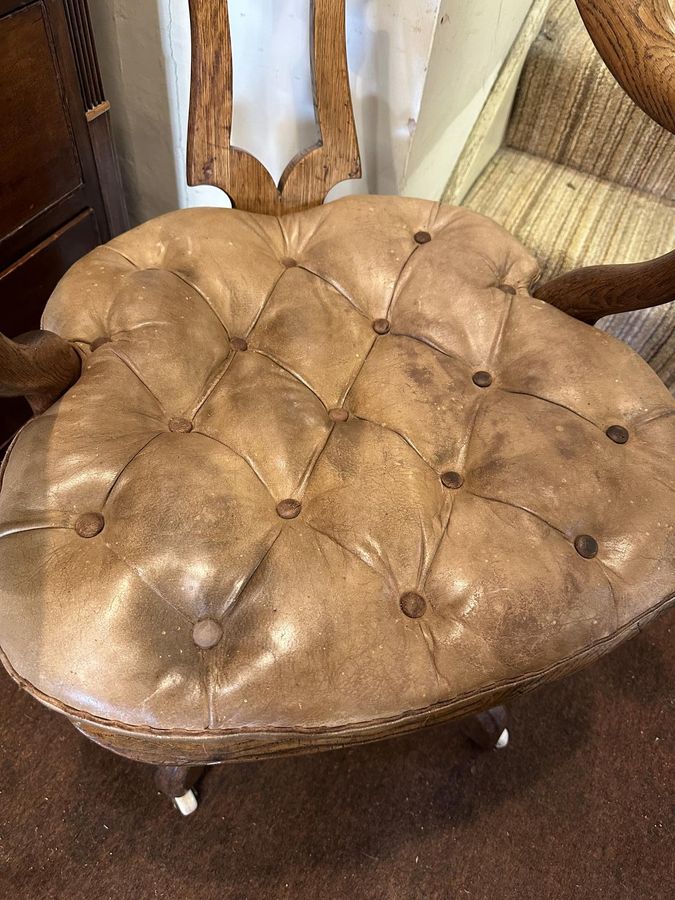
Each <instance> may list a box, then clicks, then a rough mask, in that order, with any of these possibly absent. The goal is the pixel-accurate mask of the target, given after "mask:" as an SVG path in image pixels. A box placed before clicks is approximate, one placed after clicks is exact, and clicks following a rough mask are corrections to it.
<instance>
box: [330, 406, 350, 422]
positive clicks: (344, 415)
mask: <svg viewBox="0 0 675 900" xmlns="http://www.w3.org/2000/svg"><path fill="white" fill-rule="evenodd" d="M328 418H329V419H330V420H331V422H346V421H347V419H348V418H349V410H346V409H343V408H342V407H337V408H336V409H331V410H329V411H328Z"/></svg>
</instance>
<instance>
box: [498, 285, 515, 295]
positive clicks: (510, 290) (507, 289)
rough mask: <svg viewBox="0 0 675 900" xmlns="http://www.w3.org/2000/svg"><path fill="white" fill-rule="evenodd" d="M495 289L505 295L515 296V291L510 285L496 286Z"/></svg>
mask: <svg viewBox="0 0 675 900" xmlns="http://www.w3.org/2000/svg"><path fill="white" fill-rule="evenodd" d="M497 287H498V288H499V290H500V291H503V292H504V293H505V294H515V293H516V289H515V288H514V286H513V285H512V284H498V285H497Z"/></svg>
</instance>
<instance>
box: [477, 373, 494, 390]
mask: <svg viewBox="0 0 675 900" xmlns="http://www.w3.org/2000/svg"><path fill="white" fill-rule="evenodd" d="M473 383H474V384H475V385H476V386H477V387H480V388H486V387H490V385H491V384H492V375H490V373H489V372H475V373H474V376H473Z"/></svg>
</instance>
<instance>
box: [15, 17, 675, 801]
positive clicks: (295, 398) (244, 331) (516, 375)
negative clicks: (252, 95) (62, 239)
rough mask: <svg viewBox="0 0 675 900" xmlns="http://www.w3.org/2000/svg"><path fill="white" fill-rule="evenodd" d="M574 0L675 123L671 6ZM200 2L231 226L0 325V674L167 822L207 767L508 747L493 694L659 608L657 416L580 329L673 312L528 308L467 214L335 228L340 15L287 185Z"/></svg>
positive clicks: (648, 97)
mask: <svg viewBox="0 0 675 900" xmlns="http://www.w3.org/2000/svg"><path fill="white" fill-rule="evenodd" d="M578 5H579V6H580V8H581V11H582V13H583V14H584V17H585V19H586V21H587V24H588V25H589V28H590V30H591V32H592V34H593V37H594V39H595V40H596V43H597V45H598V47H599V49H600V51H601V53H603V55H604V56H605V58H606V60H607V62H608V64H609V65H610V67H612V68H613V70H614V71H615V74H616V75H617V77H618V78H619V80H620V81H621V82H622V83H623V84H624V86H625V87H626V89H627V90H628V91H629V93H631V95H632V96H633V97H634V98H635V99H636V100H637V102H639V103H640V104H641V105H643V106H644V108H645V109H646V110H647V111H648V112H649V113H650V114H651V115H652V116H653V117H654V118H656V119H657V121H660V122H661V123H662V124H663V125H664V126H665V127H667V128H670V129H672V130H675V121H674V110H675V102H674V93H673V77H672V62H673V47H674V43H673V39H672V34H673V31H675V28H674V27H673V16H672V13H671V11H670V8H669V6H668V3H667V0H651V2H649V3H647V2H641V0H630V2H627V3H624V4H613V3H611V2H610V0H578ZM190 6H191V15H192V26H193V83H192V97H191V124H190V141H189V163H188V169H189V179H190V182H191V183H192V184H203V183H209V184H212V185H217V186H219V187H221V188H223V190H226V191H227V193H228V194H229V195H230V197H231V198H232V201H233V203H234V206H235V207H236V208H235V209H234V210H224V209H190V210H184V211H180V212H175V213H171V214H170V215H166V216H162V217H160V218H158V219H155V220H154V221H151V222H148V223H147V224H145V225H143V226H141V227H140V228H137V229H135V230H133V231H131V232H129V233H127V234H125V235H123V236H122V237H119V238H117V239H115V240H113V241H112V242H111V243H109V244H108V245H107V246H103V247H100V248H98V249H96V250H94V251H93V252H92V253H90V254H89V255H88V256H87V257H85V258H84V259H83V260H82V261H80V262H79V263H77V264H76V265H75V266H74V267H73V268H72V270H71V271H70V272H69V273H68V274H67V276H66V277H65V278H64V279H63V280H62V282H61V283H60V285H59V286H58V287H57V289H56V291H55V292H54V294H53V296H52V298H51V300H50V301H49V304H48V306H47V308H46V311H45V314H44V321H43V325H44V328H45V329H46V331H43V332H40V333H38V334H33V335H29V336H26V337H25V338H24V339H23V340H22V339H20V340H19V341H17V342H11V341H9V340H7V339H6V338H4V337H0V381H1V382H2V385H1V388H2V389H1V391H0V392H1V393H3V394H5V395H8V394H24V395H26V396H27V397H28V398H29V399H30V401H31V403H32V405H33V408H34V411H35V413H36V415H35V417H34V418H33V419H32V421H31V422H29V423H28V424H27V425H26V426H25V427H24V428H23V430H22V431H21V432H20V433H19V434H18V435H17V436H16V439H15V440H14V442H13V444H12V446H11V449H10V450H9V452H8V454H7V456H6V459H5V462H4V466H3V469H2V476H1V479H2V480H1V489H0V646H1V653H2V660H3V662H4V665H5V666H6V668H7V670H8V671H9V673H10V674H11V675H12V677H13V678H14V679H15V680H16V681H17V682H18V683H19V684H20V685H21V686H22V687H24V688H25V689H26V690H27V691H29V692H30V693H31V694H32V695H33V696H34V697H35V698H37V699H38V700H39V701H41V702H42V703H44V704H46V705H47V706H49V707H50V708H52V709H54V710H56V711H58V712H60V713H63V714H64V715H66V716H67V717H68V718H69V719H70V721H71V722H72V723H73V724H74V725H75V727H76V728H78V729H79V730H80V731H81V732H82V733H83V734H85V735H86V736H87V737H89V738H91V739H92V740H94V741H96V742H97V743H99V744H101V745H103V746H104V747H107V748H109V749H110V750H113V751H115V752H116V753H120V754H123V755H124V756H128V757H131V758H133V759H136V760H142V761H145V762H147V763H151V764H154V765H155V766H157V767H159V768H158V773H159V774H158V783H159V785H160V787H161V789H162V790H163V791H164V792H165V793H166V794H168V795H169V796H170V797H172V798H174V799H176V802H177V805H178V807H179V808H180V809H181V810H182V811H183V812H185V813H188V812H190V811H192V810H193V809H194V808H195V806H196V799H195V795H194V792H193V791H192V790H191V786H192V784H193V783H194V781H195V779H196V777H197V776H198V774H199V773H200V772H201V770H202V767H203V766H204V765H205V764H210V763H220V762H228V761H235V760H243V759H252V758H255V759H259V758H262V757H265V756H271V755H273V754H278V753H295V752H305V751H310V750H318V749H326V748H332V747H341V746H344V745H346V744H354V743H361V742H365V741H372V740H375V739H377V738H383V737H386V736H389V735H395V734H398V733H401V732H404V731H410V730H411V729H414V728H419V727H421V726H423V725H428V724H431V723H434V722H440V721H444V720H448V719H452V718H455V717H466V716H472V715H474V716H475V715H477V714H478V718H475V719H474V720H473V722H472V723H471V721H470V724H469V726H468V728H469V730H470V731H471V733H472V734H473V736H474V737H475V738H476V739H478V740H482V741H483V742H484V743H485V745H486V746H495V745H497V744H501V745H503V744H504V743H505V742H506V736H507V735H506V733H505V731H504V720H503V714H502V712H501V711H500V710H494V708H495V707H496V706H497V705H498V704H501V703H502V702H503V701H505V700H506V699H507V698H508V697H510V696H512V695H515V694H518V693H522V692H524V691H526V690H530V689H531V688H533V687H535V686H537V685H539V684H541V683H544V682H546V681H549V680H550V679H553V678H557V677H559V676H561V675H565V674H568V673H570V672H573V671H574V670H575V669H578V668H579V667H580V666H583V665H585V664H586V663H589V662H591V661H592V660H594V659H596V658H597V657H599V656H600V655H601V654H603V653H606V652H607V651H608V650H611V649H612V648H613V647H615V646H616V645H617V644H619V643H620V642H621V641H623V640H625V639H626V638H628V637H630V636H631V635H632V634H634V633H635V632H636V631H637V630H638V629H640V628H641V627H642V626H643V625H645V624H646V623H647V622H648V621H649V620H651V619H652V618H653V617H654V616H655V615H656V614H657V613H659V612H661V611H662V610H663V609H664V608H665V607H666V606H667V605H668V604H669V603H671V601H672V600H673V597H674V595H675V566H674V562H673V555H674V554H673V530H674V527H675V509H674V504H673V491H674V487H675V473H674V471H673V447H674V441H673V438H674V435H675V403H674V402H673V399H672V398H671V396H670V394H669V393H668V391H667V390H666V389H665V387H664V386H663V384H662V383H661V382H660V381H659V379H658V378H657V376H656V375H655V374H654V373H653V372H652V371H651V370H650V369H649V367H648V366H647V364H646V363H644V362H643V361H642V360H641V359H640V358H639V357H638V356H637V355H636V354H635V353H634V352H633V351H632V350H630V349H629V348H628V347H627V346H625V345H624V344H622V343H620V342H618V341H617V340H615V339H614V338H612V337H610V336H608V335H607V334H604V333H602V332H600V331H598V330H596V329H594V328H593V327H592V326H591V325H590V324H588V323H592V322H594V321H595V320H596V319H597V318H598V317H599V316H601V315H604V314H607V313H609V312H616V311H621V310H627V309H635V308H643V307H647V306H650V305H655V304H657V303H661V302H665V301H666V300H669V299H671V298H672V297H673V287H674V285H675V274H674V267H675V263H674V257H673V254H670V255H669V256H667V257H664V258H662V259H660V260H656V261H654V262H651V263H644V264H642V265H638V266H625V267H623V266H617V267H607V268H600V269H592V270H586V271H583V270H582V271H578V272H576V273H572V274H570V275H568V276H563V277H562V278H560V279H557V280H556V281H554V282H551V283H549V284H547V285H544V286H543V287H541V288H539V289H538V290H537V291H535V292H534V293H532V290H531V288H532V285H533V284H534V282H535V281H536V279H537V264H536V262H535V260H534V259H533V258H532V257H531V256H530V255H529V254H528V253H527V251H526V250H525V249H524V248H523V247H522V246H520V245H519V243H518V242H517V241H516V240H515V239H513V238H512V237H511V236H510V235H509V234H507V233H506V232H505V231H503V230H502V229H501V228H500V227H499V226H497V225H496V224H494V223H493V222H491V221H489V220H487V219H485V218H483V217H481V216H479V215H477V214H475V213H472V212H470V211H468V210H464V209H458V208H452V207H449V206H441V205H439V204H436V203H430V202H427V201H423V200H413V199H402V198H399V197H373V196H359V197H350V198H348V199H343V200H339V201H337V202H335V203H330V204H328V205H326V206H321V205H319V204H320V203H321V201H322V199H323V198H324V197H325V195H326V193H327V191H328V190H329V188H330V187H331V186H332V185H333V184H334V183H336V182H338V181H340V180H343V179H348V178H356V177H358V176H359V173H360V163H359V152H358V146H357V140H356V135H355V128H354V122H353V117H352V109H351V98H350V93H349V83H348V73H347V66H346V54H345V33H344V0H314V3H313V14H312V58H313V78H314V87H315V97H316V112H317V117H318V122H319V125H320V128H321V135H322V139H321V141H320V142H319V143H318V144H317V145H316V146H314V147H312V148H310V149H308V150H306V151H305V152H303V153H301V154H300V155H299V156H297V157H296V158H295V159H294V160H293V161H292V162H291V163H290V164H289V165H288V167H287V168H286V171H285V172H284V175H283V177H282V178H281V182H280V184H279V186H276V185H275V184H274V183H273V181H272V180H271V178H270V176H269V174H268V173H267V172H266V170H265V169H264V168H263V167H262V165H261V164H260V163H259V162H258V161H257V160H256V159H254V158H253V157H251V156H250V155H249V154H247V153H246V152H244V151H243V150H240V149H237V148H235V147H232V146H230V141H229V135H230V122H231V114H232V96H231V84H232V70H231V55H230V36H229V30H228V18H227V4H226V2H225V0H191V3H190ZM619 6H620V7H621V9H618V7H619ZM626 36H628V37H626ZM640 41H642V43H640ZM633 52H635V54H636V56H635V58H634V59H632V58H631V57H630V54H631V53H633ZM552 214H554V212H552ZM491 709H492V710H493V711H492V712H486V711H489V710H491Z"/></svg>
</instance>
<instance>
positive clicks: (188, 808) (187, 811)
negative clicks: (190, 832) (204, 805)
mask: <svg viewBox="0 0 675 900" xmlns="http://www.w3.org/2000/svg"><path fill="white" fill-rule="evenodd" d="M173 805H174V806H175V807H176V809H177V810H178V812H179V813H180V814H181V816H191V815H192V813H194V812H197V807H198V805H199V800H198V799H197V794H196V792H195V791H193V790H192V789H190V790H189V791H186V792H185V793H184V794H183V796H182V797H174V798H173Z"/></svg>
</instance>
